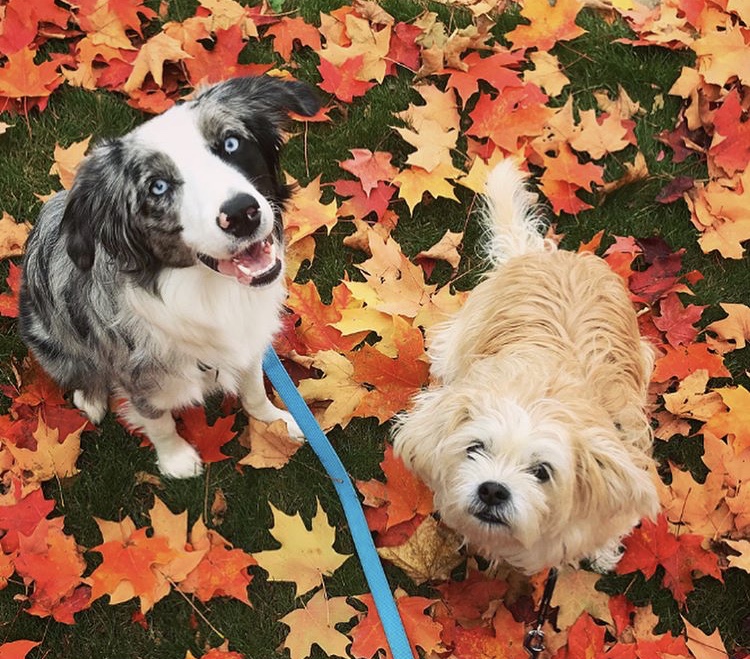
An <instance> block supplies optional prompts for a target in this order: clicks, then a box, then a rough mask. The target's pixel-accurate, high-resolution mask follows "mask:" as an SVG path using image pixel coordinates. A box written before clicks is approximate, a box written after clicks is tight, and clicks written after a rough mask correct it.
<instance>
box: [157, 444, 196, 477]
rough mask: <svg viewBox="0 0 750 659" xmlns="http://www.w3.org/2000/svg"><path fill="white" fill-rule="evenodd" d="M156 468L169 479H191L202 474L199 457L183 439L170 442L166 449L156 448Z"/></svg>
mask: <svg viewBox="0 0 750 659" xmlns="http://www.w3.org/2000/svg"><path fill="white" fill-rule="evenodd" d="M156 466H157V467H159V471H160V472H161V473H162V474H163V475H164V476H167V477H169V478H193V477H194V476H200V475H201V474H202V473H203V461H202V460H201V456H200V455H198V451H196V450H195V449H194V448H193V447H192V446H191V445H190V444H188V443H187V442H186V441H185V440H184V439H179V441H177V440H175V441H173V442H171V443H170V446H169V447H168V448H167V447H161V448H157V452H156Z"/></svg>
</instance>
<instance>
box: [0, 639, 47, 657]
mask: <svg viewBox="0 0 750 659" xmlns="http://www.w3.org/2000/svg"><path fill="white" fill-rule="evenodd" d="M38 645H39V642H38V641H26V640H21V641H10V642H9V643H3V644H2V645H0V659H25V657H26V655H27V654H28V653H29V652H31V650H33V649H34V648H35V647H37V646H38Z"/></svg>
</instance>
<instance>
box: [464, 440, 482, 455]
mask: <svg viewBox="0 0 750 659" xmlns="http://www.w3.org/2000/svg"><path fill="white" fill-rule="evenodd" d="M484 449H485V446H484V442H480V441H479V440H477V441H475V442H472V443H471V444H469V445H468V446H467V447H466V455H468V456H472V455H474V454H475V453H479V452H480V451H484Z"/></svg>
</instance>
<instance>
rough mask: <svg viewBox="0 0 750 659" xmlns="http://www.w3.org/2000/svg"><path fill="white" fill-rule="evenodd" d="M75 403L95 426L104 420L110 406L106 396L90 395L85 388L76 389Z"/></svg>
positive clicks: (74, 394) (74, 393)
mask: <svg viewBox="0 0 750 659" xmlns="http://www.w3.org/2000/svg"><path fill="white" fill-rule="evenodd" d="M73 405H75V406H76V407H77V408H78V409H79V410H81V412H83V413H84V414H85V415H86V416H87V417H88V418H89V421H91V423H93V424H94V425H95V426H98V425H99V424H100V423H101V422H102V419H103V418H104V415H105V414H106V413H107V409H108V407H109V405H108V401H107V398H106V397H104V398H99V397H98V396H95V395H94V396H92V395H89V394H87V393H86V392H84V391H83V389H76V390H75V391H74V392H73Z"/></svg>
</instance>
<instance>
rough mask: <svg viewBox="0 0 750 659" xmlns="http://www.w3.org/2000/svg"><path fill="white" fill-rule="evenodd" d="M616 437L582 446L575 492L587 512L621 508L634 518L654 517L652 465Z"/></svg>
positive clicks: (596, 439) (597, 438) (656, 500)
mask: <svg viewBox="0 0 750 659" xmlns="http://www.w3.org/2000/svg"><path fill="white" fill-rule="evenodd" d="M618 435H619V432H617V431H615V432H614V433H613V434H612V435H609V433H608V434H607V436H603V435H602V434H601V433H599V434H597V435H596V436H594V437H591V438H589V440H588V441H586V442H585V446H584V447H583V448H582V449H581V450H580V451H579V454H578V470H577V477H578V478H579V480H580V483H579V488H578V491H579V492H583V493H585V494H586V496H587V498H589V505H588V507H589V509H591V510H595V509H597V508H600V509H601V510H602V511H603V514H605V515H607V514H608V511H610V510H612V509H613V508H618V509H622V508H623V507H625V508H629V509H630V510H632V511H633V513H634V514H635V515H637V516H640V517H655V516H656V514H657V513H658V510H659V498H658V495H657V493H656V487H655V485H654V477H655V474H654V465H653V461H652V460H651V459H650V458H649V457H648V456H647V455H646V454H644V453H643V452H642V451H640V450H638V449H636V448H632V449H631V448H630V447H628V445H627V443H625V442H623V441H622V438H621V437H619V436H618ZM584 505H585V504H584Z"/></svg>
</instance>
